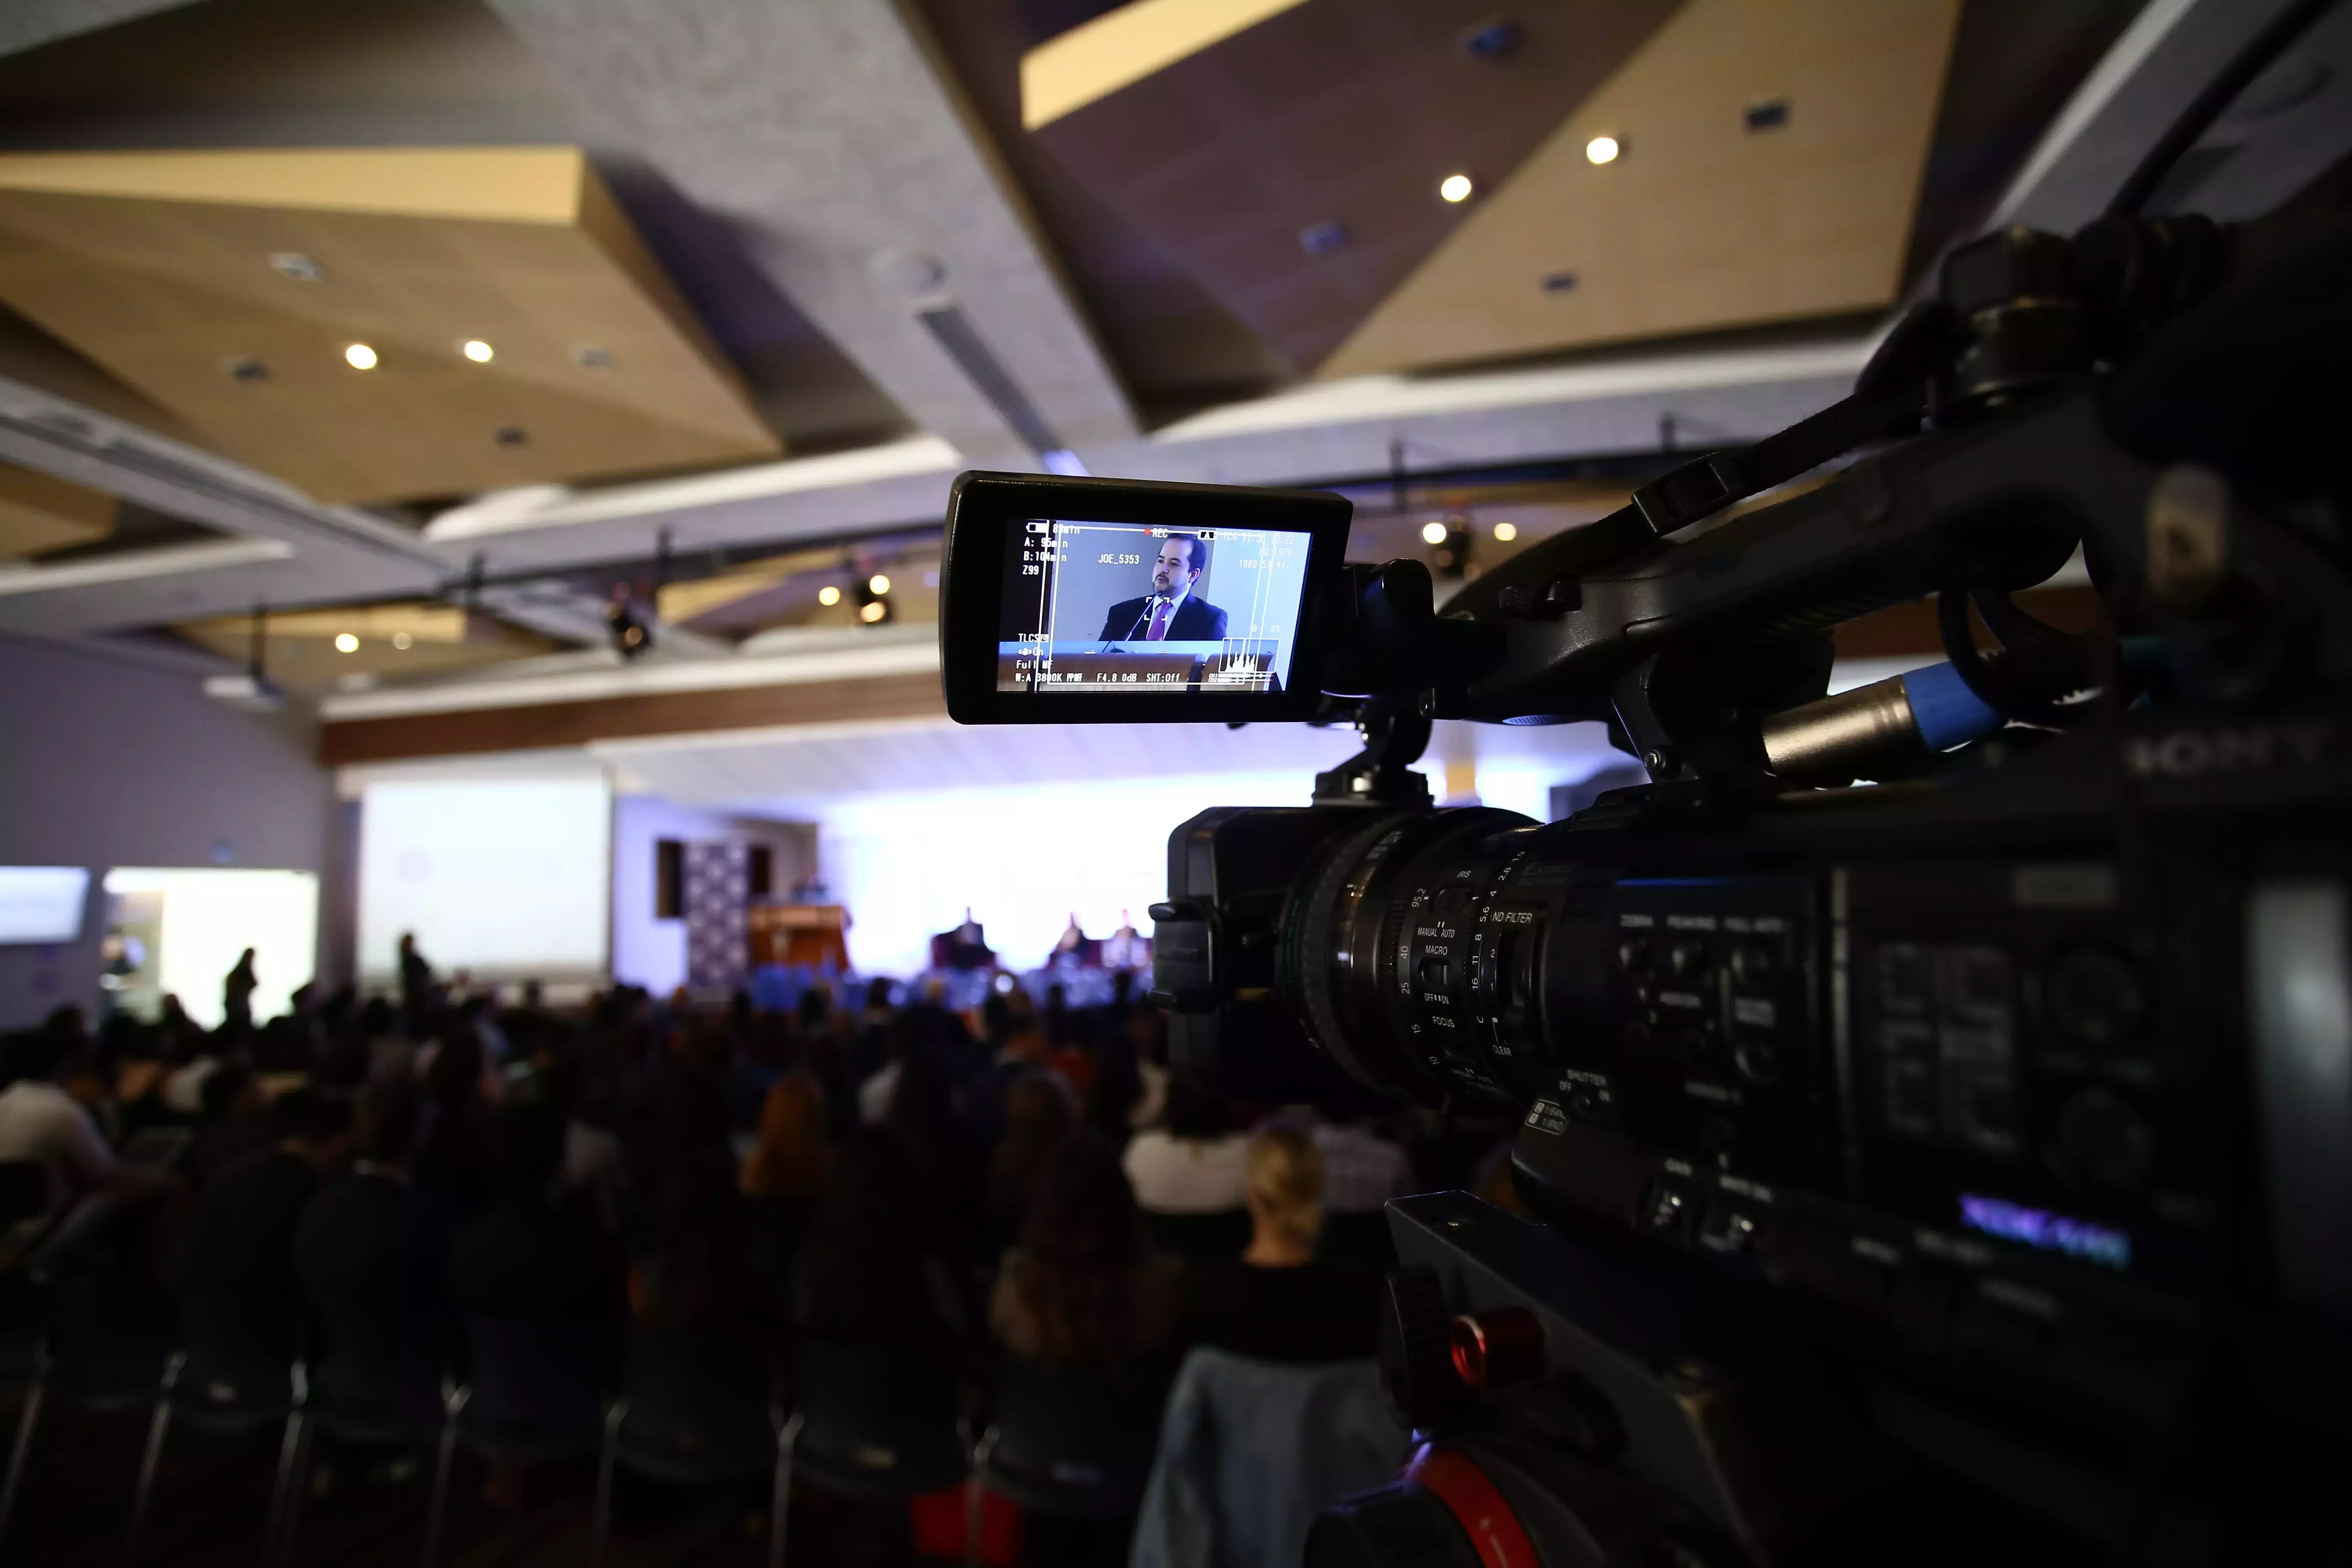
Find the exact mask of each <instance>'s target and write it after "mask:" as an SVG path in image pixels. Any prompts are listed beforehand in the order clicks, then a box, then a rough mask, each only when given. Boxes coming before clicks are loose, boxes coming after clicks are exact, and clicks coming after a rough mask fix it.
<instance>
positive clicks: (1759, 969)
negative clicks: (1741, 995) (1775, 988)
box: [1731, 942, 1775, 991]
mask: <svg viewBox="0 0 2352 1568" xmlns="http://www.w3.org/2000/svg"><path fill="white" fill-rule="evenodd" d="M1774 967H1775V966H1774V964H1773V963H1772V950H1771V949H1770V948H1769V947H1767V946H1765V945H1764V944H1763V943H1762V942H1741V943H1740V944H1739V945H1738V947H1735V948H1733V949H1732V950H1731V978H1732V979H1734V980H1736V981H1738V983H1739V984H1741V985H1742V986H1744V987H1746V988H1747V989H1748V990H1750V991H1757V990H1761V989H1762V988H1763V987H1764V986H1766V985H1768V984H1770V983H1771V980H1772V971H1773V968H1774Z"/></svg>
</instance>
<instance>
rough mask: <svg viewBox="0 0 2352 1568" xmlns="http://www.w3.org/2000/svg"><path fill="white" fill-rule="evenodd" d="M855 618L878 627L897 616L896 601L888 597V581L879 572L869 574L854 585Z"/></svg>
mask: <svg viewBox="0 0 2352 1568" xmlns="http://www.w3.org/2000/svg"><path fill="white" fill-rule="evenodd" d="M854 586H855V589H856V595H857V618H858V619H859V620H861V621H864V622H865V623H866V625H867V626H880V625H881V624H882V623H883V622H885V621H887V620H893V619H895V618H897V616H898V601H897V600H895V599H893V598H891V597H890V579H889V578H887V577H886V576H884V575H883V574H881V573H879V572H875V573H872V574H868V575H867V576H866V578H864V579H863V580H862V581H860V582H858V583H856V584H855V585H854Z"/></svg>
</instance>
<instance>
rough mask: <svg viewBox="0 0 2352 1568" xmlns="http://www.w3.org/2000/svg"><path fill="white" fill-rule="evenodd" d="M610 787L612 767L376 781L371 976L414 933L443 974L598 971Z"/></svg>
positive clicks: (547, 975)
mask: <svg viewBox="0 0 2352 1568" xmlns="http://www.w3.org/2000/svg"><path fill="white" fill-rule="evenodd" d="M612 838H613V798H612V792H611V790H610V788H609V787H608V786H607V785H606V784H604V781H602V780H601V779H561V780H526V779H450V780H434V781H429V782H386V783H374V784H368V785H367V786H366V788H365V790H364V791H363V792H362V795H361V806H360V900H359V903H360V910H359V913H360V922H359V923H360V929H359V964H360V975H361V979H362V982H364V983H365V984H370V985H382V984H387V983H389V982H391V981H392V980H393V979H394V978H395V977H396V975H397V973H398V969H399V964H398V961H397V958H396V956H395V953H396V948H397V944H398V942H399V941H400V933H401V932H403V931H415V933H416V942H417V945H418V947H420V948H421V949H422V950H423V951H424V953H425V957H426V958H427V959H429V960H430V961H431V962H432V963H433V966H434V967H435V968H436V970H438V971H439V972H440V973H441V974H442V975H443V976H444V977H445V978H446V976H448V975H449V974H450V973H452V972H453V971H456V970H459V969H463V970H467V971H469V972H471V973H472V974H473V975H474V976H475V977H477V978H478V979H484V980H522V979H534V978H536V979H546V980H555V981H562V980H580V979H584V978H588V977H591V976H594V975H598V974H601V973H603V972H604V964H605V942H606V936H607V933H608V931H610V929H611V925H610V921H608V919H607V908H608V900H609V898H610V892H611V860H612Z"/></svg>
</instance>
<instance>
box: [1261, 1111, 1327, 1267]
mask: <svg viewBox="0 0 2352 1568" xmlns="http://www.w3.org/2000/svg"><path fill="white" fill-rule="evenodd" d="M1249 1195H1250V1206H1251V1207H1253V1208H1255V1210H1257V1212H1258V1213H1259V1214H1260V1215H1263V1216H1264V1218H1265V1223H1266V1224H1267V1225H1269V1226H1273V1227H1274V1229H1276V1231H1279V1232H1280V1233H1281V1234H1282V1235H1284V1236H1286V1237H1289V1238H1290V1239H1291V1240H1293V1241H1296V1242H1297V1243H1299V1244H1301V1245H1302V1246H1309V1245H1312V1244H1313V1242H1314V1240H1315V1237H1316V1236H1317V1235H1318V1233H1319V1232H1320V1231H1321V1230H1322V1228H1323V1151H1322V1150H1320V1149H1318V1148H1317V1147H1316V1146H1315V1140H1314V1139H1312V1138H1309V1137H1308V1136H1307V1134H1306V1133H1304V1132H1301V1131H1298V1129H1297V1128H1296V1127H1269V1128H1267V1129H1266V1130H1265V1131H1263V1132H1261V1133H1259V1134H1258V1135H1257V1136H1256V1137H1255V1138H1252V1139H1251V1140H1250V1143H1249Z"/></svg>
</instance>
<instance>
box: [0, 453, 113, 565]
mask: <svg viewBox="0 0 2352 1568" xmlns="http://www.w3.org/2000/svg"><path fill="white" fill-rule="evenodd" d="M115 510H116V506H115V500H114V498H113V497H112V496H110V495H108V494H107V493H106V492H105V491H104V490H94V489H89V487H88V486H86V485H78V484H74V483H72V482H71V481H70V480H67V479H56V478H53V477H52V476H50V475H48V474H37V473H35V472H34V471H33V470H32V469H30V468H17V467H16V466H15V465H14V464H10V463H0V560H6V561H14V560H21V559H23V558H24V557H26V556H27V555H39V554H41V553H43V552H47V551H51V550H64V549H67V548H68V547H69V546H72V545H76V544H89V543H92V542H96V541H98V540H100V539H104V538H105V537H106V536H107V535H108V534H110V533H111V532H113V531H114V514H115Z"/></svg>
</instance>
